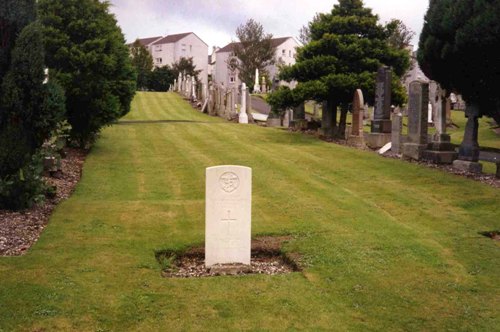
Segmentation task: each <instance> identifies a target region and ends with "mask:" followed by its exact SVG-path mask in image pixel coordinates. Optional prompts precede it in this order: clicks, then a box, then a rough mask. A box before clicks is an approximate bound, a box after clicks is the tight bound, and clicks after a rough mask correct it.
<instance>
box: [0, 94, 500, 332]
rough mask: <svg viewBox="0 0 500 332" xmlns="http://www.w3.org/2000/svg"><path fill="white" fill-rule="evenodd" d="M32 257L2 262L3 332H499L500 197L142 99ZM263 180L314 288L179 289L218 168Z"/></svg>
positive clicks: (100, 149) (220, 281)
mask: <svg viewBox="0 0 500 332" xmlns="http://www.w3.org/2000/svg"><path fill="white" fill-rule="evenodd" d="M125 120H190V121H193V122H159V123H146V122H144V123H129V124H120V125H115V126H113V127H111V128H107V129H106V130H104V131H103V133H102V137H101V138H100V139H99V141H98V142H97V144H96V146H95V147H94V149H93V150H92V153H91V154H90V155H89V157H88V159H87V162H86V163H85V167H84V173H83V179H82V181H81V182H80V184H79V185H78V187H77V190H76V192H75V194H74V195H73V196H72V197H71V199H69V200H67V201H65V202H64V203H62V204H61V205H60V206H59V207H58V208H57V210H56V211H55V213H54V215H53V216H52V218H51V220H50V224H49V225H48V227H47V228H46V229H45V231H44V233H43V235H42V237H41V239H40V240H39V241H38V243H37V244H36V245H35V246H34V247H33V248H32V249H31V250H30V252H29V253H28V254H27V255H25V256H23V257H12V258H0V280H1V283H0V331H16V330H20V331H34V330H37V331H42V330H43V331H55V330H75V331H106V330H110V331H111V330H112V331H125V330H135V331H151V330H153V331H172V330H186V331H187V330H198V331H211V330H296V329H307V330H340V331H345V330H350V331H367V330H372V331H373V330H377V331H390V330H394V331H403V330H404V331H443V330H452V331H457V330H464V331H465V330H469V331H494V330H498V327H499V326H500V317H499V316H500V312H499V308H500V289H499V287H500V286H499V285H500V283H499V277H500V264H498V262H499V261H500V244H499V243H498V242H494V241H493V240H491V239H488V238H486V237H483V236H481V235H479V234H478V232H482V231H491V230H495V229H500V209H499V208H498V203H499V202H500V191H499V190H498V189H493V188H491V187H488V186H486V185H483V184H481V183H478V182H474V181H471V180H468V179H465V178H462V177H458V176H454V175H450V174H447V173H443V172H441V171H439V170H432V169H428V168H426V167H420V166H418V165H415V164H409V163H404V162H401V161H399V160H393V159H385V158H380V157H378V156H377V155H376V154H373V153H370V152H363V151H359V150H355V149H349V148H347V147H343V146H338V145H335V144H328V143H325V142H322V141H320V140H317V139H315V138H311V137H308V136H305V135H301V134H294V133H289V132H286V131H282V130H279V129H271V128H261V127H258V126H251V125H238V124H233V123H228V122H225V121H223V120H220V119H217V118H210V117H208V116H205V115H203V114H200V113H198V112H197V111H194V110H192V109H190V107H189V106H188V105H187V104H186V103H185V102H183V101H182V100H181V98H180V97H178V96H176V95H174V94H167V93H139V94H138V95H137V97H136V98H135V100H134V103H133V110H132V112H131V113H130V114H129V115H128V116H127V117H126V119H125ZM219 164H239V165H246V166H250V167H252V168H253V174H254V178H253V211H252V215H253V220H252V222H253V224H252V227H253V229H252V233H253V234H254V235H261V234H291V235H292V236H293V240H292V241H290V242H289V243H288V244H286V246H285V250H286V251H289V252H296V253H300V254H301V255H302V263H303V264H304V266H305V270H304V272H303V273H299V272H297V273H292V274H289V275H281V276H259V275H252V276H241V277H215V278H204V279H164V278H162V277H161V276H160V267H159V265H158V264H157V262H156V260H155V257H154V253H155V250H159V249H175V248H185V247H188V246H192V245H199V244H202V243H203V239H204V172H205V167H207V166H213V165H219Z"/></svg>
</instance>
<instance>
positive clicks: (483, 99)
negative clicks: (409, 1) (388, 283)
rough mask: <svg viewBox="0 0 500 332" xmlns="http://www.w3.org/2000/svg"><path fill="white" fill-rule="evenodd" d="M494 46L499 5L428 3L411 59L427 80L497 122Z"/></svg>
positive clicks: (472, 0)
mask: <svg viewBox="0 0 500 332" xmlns="http://www.w3.org/2000/svg"><path fill="white" fill-rule="evenodd" d="M499 44H500V2H499V1H484V0H455V1H451V0H431V2H430V5H429V9H428V11H427V13H426V15H425V21H424V27H423V29H422V33H421V35H420V41H419V50H418V53H417V58H418V62H419V64H420V67H421V68H422V70H423V71H424V73H425V74H426V75H427V76H428V77H429V78H431V79H433V80H435V81H437V82H439V83H440V84H441V86H442V87H443V88H445V89H446V90H447V91H449V92H453V91H455V92H459V93H461V94H462V96H463V97H464V100H465V101H466V102H467V104H468V105H471V106H472V107H474V108H477V109H478V110H479V115H480V116H481V115H485V116H490V117H493V118H494V119H495V121H496V122H497V123H500V96H499V94H498V78H499V77H500V58H499V57H498V55H497V54H496V52H495V51H493V50H495V49H496V47H497V46H498V45H499Z"/></svg>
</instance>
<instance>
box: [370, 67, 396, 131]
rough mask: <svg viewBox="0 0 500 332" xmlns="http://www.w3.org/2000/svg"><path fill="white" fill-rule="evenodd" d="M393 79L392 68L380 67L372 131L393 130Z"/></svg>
mask: <svg viewBox="0 0 500 332" xmlns="http://www.w3.org/2000/svg"><path fill="white" fill-rule="evenodd" d="M391 81H392V71H391V69H390V68H389V67H385V66H383V67H380V68H379V70H378V71H377V85H376V90H375V110H374V114H373V121H372V127H371V132H372V133H390V132H391V91H392V90H391Z"/></svg>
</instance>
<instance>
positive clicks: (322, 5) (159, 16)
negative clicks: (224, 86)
mask: <svg viewBox="0 0 500 332" xmlns="http://www.w3.org/2000/svg"><path fill="white" fill-rule="evenodd" d="M336 3H337V1H336V0H319V1H315V0H296V1H293V0H244V1H243V0H218V1H216V0H205V1H203V0H111V4H112V6H111V11H112V12H113V13H114V14H115V15H116V18H117V20H118V24H119V25H120V27H121V28H122V31H123V33H124V34H125V37H126V39H127V41H128V42H133V41H134V40H135V39H136V38H138V37H139V38H145V37H154V36H165V35H168V34H176V33H183V32H190V31H192V32H194V33H196V34H197V35H198V36H199V37H200V38H201V39H203V40H204V41H205V42H206V43H207V44H208V45H209V47H210V48H209V50H210V49H211V47H212V46H220V47H223V46H225V45H226V44H228V43H230V42H231V41H232V40H236V35H235V30H236V28H237V27H238V25H240V24H242V23H244V22H246V21H247V20H248V19H250V18H253V19H254V20H256V21H257V22H260V23H261V24H262V25H263V26H264V30H265V31H266V32H268V33H272V34H273V36H275V37H286V36H292V37H297V36H298V35H299V32H298V31H299V29H300V28H301V27H302V26H303V25H306V24H307V22H309V21H310V20H311V19H312V18H313V16H314V15H315V14H316V13H318V12H320V13H325V12H329V11H330V10H331V9H332V7H333V5H334V4H336ZM364 3H365V6H367V7H369V8H372V9H373V12H374V13H375V14H377V15H378V16H379V18H380V21H381V22H382V23H383V22H387V21H389V20H390V19H392V18H399V19H400V20H402V21H403V22H404V23H405V24H406V25H407V26H408V27H409V28H410V29H412V30H413V31H415V32H416V34H417V35H416V37H415V38H414V40H413V43H414V45H416V44H417V43H418V35H419V33H420V30H421V29H422V25H423V18H424V14H425V12H426V10H427V7H428V3H429V1H428V0H364Z"/></svg>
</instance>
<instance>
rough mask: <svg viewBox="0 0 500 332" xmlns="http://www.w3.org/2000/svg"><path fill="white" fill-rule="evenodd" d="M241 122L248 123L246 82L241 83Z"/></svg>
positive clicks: (239, 119) (239, 118) (239, 120)
mask: <svg viewBox="0 0 500 332" xmlns="http://www.w3.org/2000/svg"><path fill="white" fill-rule="evenodd" d="M238 122H239V123H244V124H247V123H248V115H247V85H246V84H245V83H242V84H241V108H240V114H239V117H238Z"/></svg>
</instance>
